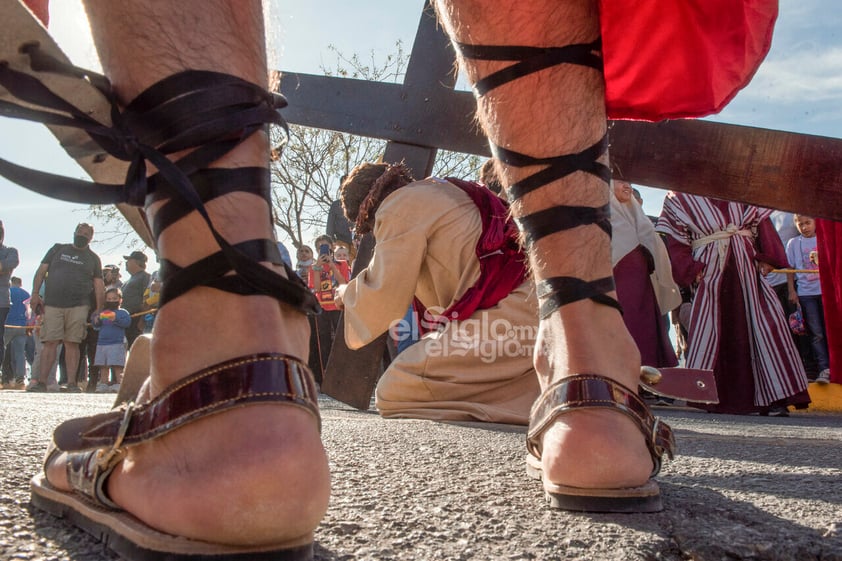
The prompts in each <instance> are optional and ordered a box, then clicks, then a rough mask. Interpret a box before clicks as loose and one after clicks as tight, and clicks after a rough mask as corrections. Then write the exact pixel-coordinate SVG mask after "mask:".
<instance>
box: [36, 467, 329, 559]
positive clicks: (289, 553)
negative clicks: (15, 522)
mask: <svg viewBox="0 0 842 561" xmlns="http://www.w3.org/2000/svg"><path fill="white" fill-rule="evenodd" d="M30 489H31V491H32V496H31V503H32V505H33V506H35V507H37V508H39V509H41V510H43V511H45V512H48V513H50V514H52V515H53V516H56V517H58V518H63V519H65V520H67V521H69V522H70V523H71V524H73V525H74V526H76V527H78V528H80V529H81V530H84V531H85V532H87V533H88V534H90V535H91V536H93V537H94V538H96V539H97V540H99V541H101V542H102V543H103V544H104V545H105V546H107V547H108V548H109V549H111V550H113V551H114V552H115V553H117V554H118V555H120V556H121V557H122V558H124V559H125V560H126V561H246V560H248V561H310V560H312V559H313V536H312V535H310V536H306V537H304V538H302V539H301V540H299V542H296V543H289V544H284V545H282V546H277V545H276V546H269V547H266V546H264V547H255V548H248V547H235V546H228V545H223V544H214V543H209V542H202V541H197V540H191V539H187V538H182V537H178V536H172V535H170V534H165V533H163V532H159V531H157V530H155V529H153V528H150V527H149V526H147V525H146V524H144V523H143V522H141V521H140V520H138V519H137V518H135V517H134V516H132V515H131V514H129V513H127V512H124V511H113V510H107V509H104V508H101V507H97V506H94V505H93V504H91V503H90V502H89V501H87V500H84V499H83V498H82V497H81V496H79V495H76V494H72V493H66V492H63V491H59V490H57V489H55V488H54V487H52V486H51V485H50V484H49V483H48V482H47V480H46V478H45V477H44V476H43V474H39V475H36V476H35V477H33V478H32V481H31V483H30Z"/></svg>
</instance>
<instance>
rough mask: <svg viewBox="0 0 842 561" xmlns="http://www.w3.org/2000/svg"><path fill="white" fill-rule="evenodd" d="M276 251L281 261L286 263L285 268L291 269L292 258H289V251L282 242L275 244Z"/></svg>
mask: <svg viewBox="0 0 842 561" xmlns="http://www.w3.org/2000/svg"><path fill="white" fill-rule="evenodd" d="M277 245H278V251H280V252H281V261H283V262H284V263H286V265H287V267H289V268H292V258H290V256H289V250H288V249H287V246H285V245H284V244H283V243H282V242H277Z"/></svg>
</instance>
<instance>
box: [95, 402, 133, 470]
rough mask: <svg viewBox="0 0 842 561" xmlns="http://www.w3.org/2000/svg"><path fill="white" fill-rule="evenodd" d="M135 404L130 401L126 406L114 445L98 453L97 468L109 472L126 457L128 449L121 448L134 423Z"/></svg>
mask: <svg viewBox="0 0 842 561" xmlns="http://www.w3.org/2000/svg"><path fill="white" fill-rule="evenodd" d="M134 408H135V404H134V402H133V401H130V402H128V403H126V404H125V405H124V409H125V412H124V413H123V420H122V421H121V422H120V427H119V428H118V429H117V435H116V436H115V437H114V443H113V444H112V445H111V448H109V449H108V450H106V449H104V448H101V449H100V450H97V453H96V464H97V467H98V468H99V469H101V470H103V471H107V470H109V469H110V468H112V467H113V466H115V465H116V464H117V463H118V462H119V461H121V460H122V459H123V456H125V455H126V449H125V448H121V447H120V445H121V444H122V443H123V439H124V438H125V436H126V433H127V432H128V430H129V425H130V424H131V422H132V413H133V412H134Z"/></svg>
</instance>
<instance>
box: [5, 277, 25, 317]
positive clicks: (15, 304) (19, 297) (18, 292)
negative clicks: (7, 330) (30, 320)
mask: <svg viewBox="0 0 842 561" xmlns="http://www.w3.org/2000/svg"><path fill="white" fill-rule="evenodd" d="M9 295H10V297H11V301H12V305H11V306H10V307H9V315H8V316H7V317H6V325H19V326H21V327H24V326H25V325H26V306H25V305H24V302H26V301H27V300H28V299H29V293H28V292H27V291H25V290H24V289H22V288H21V287H19V286H12V287H11V288H9Z"/></svg>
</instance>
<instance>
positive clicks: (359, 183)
mask: <svg viewBox="0 0 842 561" xmlns="http://www.w3.org/2000/svg"><path fill="white" fill-rule="evenodd" d="M413 181H415V178H413V177H412V173H411V172H410V171H409V168H407V167H406V166H405V165H404V164H403V163H399V164H393V165H392V164H373V163H370V162H364V163H362V164H360V165H358V166H357V167H355V168H354V169H353V170H351V173H349V174H348V177H347V178H346V179H345V181H343V182H342V186H341V187H340V188H339V200H340V201H342V210H343V211H344V212H345V217H346V218H347V219H348V220H350V221H351V222H353V223H354V233H355V234H357V235H362V234H367V233H368V232H371V231H372V230H373V229H374V215H375V214H376V213H377V209H378V208H380V203H382V202H383V199H385V198H386V197H387V196H389V195H390V194H392V193H394V192H395V191H396V190H398V189H400V188H401V187H403V186H404V185H408V184H410V183H412V182H413Z"/></svg>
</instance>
